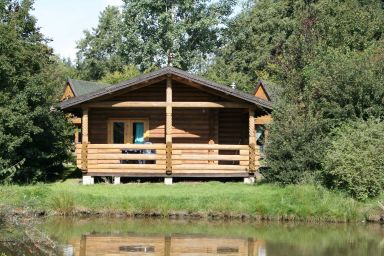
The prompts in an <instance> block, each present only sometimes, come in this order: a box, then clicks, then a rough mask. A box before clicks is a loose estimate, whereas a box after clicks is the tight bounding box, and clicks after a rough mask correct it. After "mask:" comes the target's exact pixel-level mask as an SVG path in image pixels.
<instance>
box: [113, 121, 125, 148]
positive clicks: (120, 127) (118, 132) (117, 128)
mask: <svg viewBox="0 0 384 256" xmlns="http://www.w3.org/2000/svg"><path fill="white" fill-rule="evenodd" d="M113 143H114V144H124V123H123V122H113Z"/></svg>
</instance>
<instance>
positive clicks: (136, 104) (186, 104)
mask: <svg viewBox="0 0 384 256" xmlns="http://www.w3.org/2000/svg"><path fill="white" fill-rule="evenodd" d="M170 105H172V107H173V108H248V107H249V106H250V105H249V104H244V103H237V102H226V101H224V102H210V101H200V102H199V101H197V102H194V101H179V102H172V103H171V104H170ZM86 106H87V107H89V108H130V107H131V108H159V107H164V108H165V107H166V106H167V103H166V102H163V101H104V102H96V103H90V104H87V105H86Z"/></svg>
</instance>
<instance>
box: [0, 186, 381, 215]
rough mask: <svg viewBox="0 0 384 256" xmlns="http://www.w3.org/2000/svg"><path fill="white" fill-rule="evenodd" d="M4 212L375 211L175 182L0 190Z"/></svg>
mask: <svg viewBox="0 0 384 256" xmlns="http://www.w3.org/2000/svg"><path fill="white" fill-rule="evenodd" d="M0 202H2V204H3V205H4V206H6V207H5V208H7V209H16V210H19V211H27V212H28V211H29V212H31V211H44V212H46V213H48V214H52V215H53V214H56V215H73V214H77V213H80V212H87V213H90V214H95V213H98V214H129V215H132V214H147V215H151V214H156V215H159V216H169V215H172V214H174V213H179V214H197V215H199V216H200V217H202V218H207V217H209V216H219V217H223V216H227V217H232V218H239V217H240V216H242V215H243V216H244V215H245V216H248V217H254V218H261V219H287V220H304V221H332V222H338V221H342V222H347V221H362V220H364V219H365V218H366V216H368V215H370V214H373V212H375V211H376V208H375V202H376V201H370V202H365V203H363V202H358V201H356V200H354V199H352V198H349V197H347V196H346V195H344V194H342V193H338V192H333V191H329V190H327V189H324V188H322V187H315V186H312V185H296V186H293V185H292V186H286V187H280V186H277V185H271V184H262V185H244V184H241V183H219V182H207V183H176V184H174V185H172V186H166V185H164V184H153V183H152V184H148V183H143V184H126V185H117V186H116V185H108V184H96V185H92V186H82V185H79V184H78V183H76V182H74V180H67V181H66V182H63V183H54V184H40V185H30V186H15V185H12V186H0Z"/></svg>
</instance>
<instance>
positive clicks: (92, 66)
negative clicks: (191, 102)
mask: <svg viewBox="0 0 384 256" xmlns="http://www.w3.org/2000/svg"><path fill="white" fill-rule="evenodd" d="M234 3H235V1H234V0H224V1H214V2H211V1H208V0H188V1H185V0H178V1H160V0H152V1H141V0H125V1H124V6H123V7H122V10H121V11H120V10H119V9H118V8H116V7H107V8H106V9H105V10H104V11H103V12H102V13H101V15H100V19H99V24H98V26H97V28H95V29H93V31H92V32H89V31H86V32H85V37H84V38H83V39H82V40H81V41H80V42H79V44H78V49H79V51H78V68H79V70H80V71H81V73H82V76H83V78H85V79H93V80H99V79H101V77H103V76H104V75H106V74H107V73H111V72H115V71H122V69H123V67H124V66H125V65H129V64H132V65H136V66H138V67H139V69H140V71H144V70H147V69H149V68H151V67H153V66H156V67H158V68H159V67H161V66H163V65H165V64H167V63H168V57H169V56H170V52H172V54H173V57H172V58H173V65H174V66H175V67H179V68H181V69H184V70H191V71H196V70H200V69H202V68H203V66H204V65H203V64H204V63H205V62H207V61H208V60H209V59H210V57H211V55H212V54H213V53H214V52H215V51H216V49H217V48H218V47H220V45H222V40H221V34H222V31H223V29H224V23H225V22H226V20H227V17H228V16H229V15H230V14H231V12H232V7H233V6H234Z"/></svg>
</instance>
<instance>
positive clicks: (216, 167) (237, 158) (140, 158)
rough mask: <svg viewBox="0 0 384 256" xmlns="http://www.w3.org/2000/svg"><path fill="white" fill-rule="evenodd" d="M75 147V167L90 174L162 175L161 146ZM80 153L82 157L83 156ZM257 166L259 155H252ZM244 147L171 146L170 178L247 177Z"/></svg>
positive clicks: (162, 146)
mask: <svg viewBox="0 0 384 256" xmlns="http://www.w3.org/2000/svg"><path fill="white" fill-rule="evenodd" d="M83 147H84V146H83V145H82V144H77V145H76V156H77V166H78V167H79V168H80V169H83V171H86V172H91V173H105V174H108V173H111V175H112V173H157V174H165V173H166V145H165V144H87V150H85V151H84V148H83ZM84 152H85V154H86V155H84ZM255 157H256V159H255V161H256V165H257V166H258V165H259V161H258V158H259V152H258V151H257V152H256V156H255ZM248 171H249V146H248V145H221V144H173V145H172V174H189V173H201V174H214V173H222V174H223V173H244V174H245V173H247V172H248Z"/></svg>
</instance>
